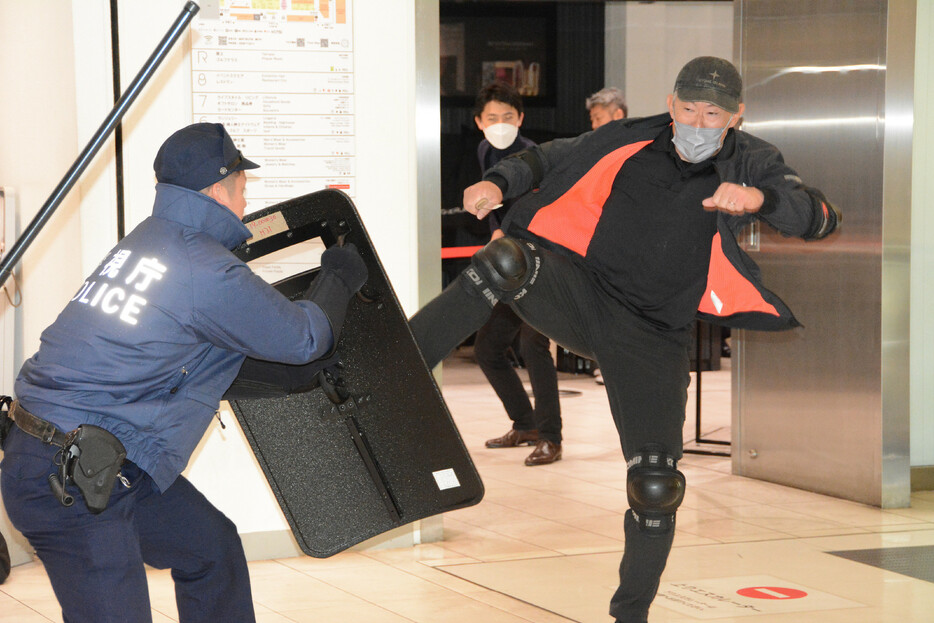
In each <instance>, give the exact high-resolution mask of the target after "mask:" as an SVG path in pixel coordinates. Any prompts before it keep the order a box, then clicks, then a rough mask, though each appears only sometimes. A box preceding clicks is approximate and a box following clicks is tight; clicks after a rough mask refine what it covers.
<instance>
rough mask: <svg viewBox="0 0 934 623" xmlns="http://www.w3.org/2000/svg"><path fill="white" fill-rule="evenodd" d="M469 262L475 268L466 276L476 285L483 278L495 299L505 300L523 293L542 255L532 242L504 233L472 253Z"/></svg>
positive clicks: (532, 277)
mask: <svg viewBox="0 0 934 623" xmlns="http://www.w3.org/2000/svg"><path fill="white" fill-rule="evenodd" d="M470 264H471V268H472V269H474V271H475V272H474V275H471V274H468V275H467V276H468V277H469V278H471V279H472V280H473V281H474V282H475V284H476V285H477V286H479V285H480V283H479V281H482V282H484V284H483V285H485V286H486V287H488V288H489V290H490V291H491V292H492V294H493V295H494V296H495V297H496V298H497V299H498V300H500V301H504V302H507V303H508V302H509V301H514V300H518V299H520V298H522V297H523V296H525V294H526V292H528V287H529V286H531V285H532V284H533V283H535V280H536V279H537V278H538V271H539V269H540V268H541V265H542V258H541V256H540V255H539V253H538V248H537V247H536V246H535V245H534V244H533V243H531V242H529V241H527V240H515V239H513V238H505V237H504V238H497V239H496V240H493V241H492V242H489V243H487V245H486V246H485V247H483V248H482V249H480V250H479V251H477V252H476V253H474V255H473V258H471V260H470ZM469 271H470V269H468V273H469ZM475 277H479V281H478V279H476V278H475Z"/></svg>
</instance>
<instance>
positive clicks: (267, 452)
mask: <svg viewBox="0 0 934 623" xmlns="http://www.w3.org/2000/svg"><path fill="white" fill-rule="evenodd" d="M244 223H246V224H247V226H248V227H249V228H250V229H251V230H252V231H253V232H254V236H253V238H251V239H250V240H249V241H248V243H246V244H244V245H243V246H241V247H240V248H238V249H237V250H236V251H235V253H236V254H237V255H238V257H240V258H241V259H242V260H244V261H247V262H249V261H251V260H254V259H257V258H260V257H262V256H265V255H268V254H270V253H272V252H274V251H278V250H280V249H284V248H286V247H290V246H291V245H295V244H297V243H299V242H303V241H306V240H311V239H314V238H319V239H320V240H321V241H322V242H323V243H324V245H325V246H331V245H334V244H343V243H344V242H352V243H353V244H354V245H356V247H357V249H359V250H360V254H361V256H362V257H363V260H364V262H366V266H367V269H368V271H369V278H368V280H367V282H366V284H365V285H364V287H363V289H362V290H361V291H360V293H359V294H358V295H357V297H356V298H355V299H354V300H352V301H351V303H350V306H349V309H348V312H347V319H346V321H345V323H344V327H343V331H342V333H341V337H340V342H339V343H338V349H337V355H338V358H339V364H337V365H335V366H332V367H329V368H327V369H326V370H325V371H324V372H322V373H321V374H319V375H318V377H317V378H318V380H319V382H318V383H315V385H317V387H316V388H315V389H313V390H311V391H308V392H304V393H297V394H293V395H290V396H286V397H282V398H263V399H249V400H235V401H231V407H232V408H233V411H234V413H235V414H236V416H237V419H238V420H239V421H240V425H241V427H242V428H243V432H244V433H245V435H246V437H247V439H248V440H249V443H250V445H251V446H252V449H253V452H254V453H255V455H256V458H257V459H258V460H259V463H260V465H261V466H262V468H263V472H264V473H265V475H266V479H267V480H268V481H269V485H270V486H271V487H272V491H273V493H274V494H275V496H276V498H277V499H278V501H279V505H280V506H281V508H282V511H283V513H284V514H285V517H286V519H287V520H288V522H289V525H290V526H291V528H292V533H293V534H294V535H295V538H296V540H297V541H298V544H299V546H300V547H301V548H302V550H303V551H304V552H305V553H307V554H309V555H311V556H317V557H325V556H330V555H332V554H335V553H337V552H340V551H342V550H344V549H346V548H348V547H350V546H352V545H354V544H356V543H359V542H360V541H363V540H365V539H367V538H369V537H372V536H375V535H377V534H381V533H383V532H386V531H388V530H390V529H392V528H395V527H397V526H400V525H403V524H406V523H409V522H411V521H415V520H417V519H421V518H424V517H428V516H430V515H435V514H438V513H441V512H443V511H447V510H452V509H455V508H460V507H463V506H469V505H471V504H476V503H477V502H479V501H480V499H481V497H482V496H483V484H482V482H481V481H480V476H479V475H478V474H477V471H476V468H475V467H474V465H473V462H472V461H471V459H470V455H469V454H468V453H467V449H466V448H465V446H464V443H463V441H462V440H461V438H460V435H459V433H458V431H457V429H456V427H455V426H454V422H453V420H452V419H451V415H450V413H449V412H448V409H447V406H446V405H445V403H444V400H443V399H442V397H441V393H440V391H439V390H438V386H437V385H436V384H435V381H434V377H433V376H432V375H431V373H430V371H429V370H428V368H427V366H426V364H425V362H424V359H423V358H422V356H421V353H420V352H419V350H418V347H417V346H416V344H415V340H414V338H413V337H412V332H411V330H410V329H409V325H408V322H407V320H406V318H405V315H404V314H403V312H402V308H401V307H400V306H399V301H398V300H397V299H396V296H395V293H394V292H393V290H392V286H391V285H390V284H389V280H388V279H387V277H386V273H385V272H384V271H383V267H382V265H381V264H380V261H379V258H378V257H377V255H376V252H375V251H374V250H373V245H372V243H371V242H370V239H369V237H368V236H367V233H366V230H365V229H364V227H363V224H362V223H361V221H360V217H359V215H358V214H357V211H356V209H355V208H354V205H353V203H352V202H351V200H350V198H349V197H348V196H347V195H345V194H344V193H342V192H340V191H337V190H323V191H320V192H315V193H312V194H309V195H305V196H304V197H298V198H296V199H291V200H289V201H286V202H283V203H280V204H277V205H274V206H270V207H269V208H266V209H264V210H261V211H259V212H255V213H253V214H250V215H248V216H247V217H246V218H245V219H244ZM316 274H317V269H313V270H311V271H307V272H304V273H300V274H297V275H294V276H292V277H288V278H285V279H283V280H281V281H279V282H278V283H276V284H275V285H276V288H277V289H279V291H280V292H282V293H283V294H285V295H286V296H288V297H289V298H296V297H298V296H300V295H301V294H302V293H303V292H304V291H305V289H306V288H307V287H308V285H310V284H311V282H312V281H313V279H314V278H315V276H316Z"/></svg>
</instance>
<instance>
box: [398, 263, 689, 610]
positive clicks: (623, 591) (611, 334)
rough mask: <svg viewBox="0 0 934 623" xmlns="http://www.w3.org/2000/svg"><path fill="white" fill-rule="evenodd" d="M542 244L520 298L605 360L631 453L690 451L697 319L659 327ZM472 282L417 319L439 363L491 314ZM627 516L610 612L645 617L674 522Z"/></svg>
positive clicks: (526, 308)
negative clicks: (688, 417)
mask: <svg viewBox="0 0 934 623" xmlns="http://www.w3.org/2000/svg"><path fill="white" fill-rule="evenodd" d="M539 252H540V253H541V256H542V264H541V267H540V269H539V274H538V277H537V279H536V281H535V283H534V284H533V285H530V286H529V287H528V288H527V293H526V294H525V295H524V296H523V297H522V298H520V299H518V300H516V301H511V302H510V303H509V304H510V307H512V309H513V310H514V311H515V312H516V314H517V315H518V316H519V317H520V318H522V319H523V320H524V321H525V322H527V323H528V324H530V325H531V326H532V327H534V328H535V329H537V330H539V331H541V332H542V333H543V334H545V335H546V336H548V337H550V338H551V339H553V340H555V341H556V342H557V343H558V344H560V345H562V346H564V347H565V348H568V349H569V350H572V351H574V352H575V353H578V354H579V355H581V356H584V357H588V358H590V359H594V360H595V361H596V362H597V364H598V365H599V366H600V370H601V371H602V373H603V380H604V383H605V385H606V390H607V395H608V398H609V403H610V411H611V412H612V415H613V420H614V422H615V424H616V430H617V432H618V433H619V442H620V447H621V449H622V451H623V456H624V457H625V458H626V459H627V460H628V459H629V458H631V457H632V456H633V455H634V454H635V453H636V452H638V451H639V449H641V448H642V447H644V446H646V445H648V444H650V443H657V444H661V445H663V446H664V447H665V448H667V450H668V452H669V453H670V454H671V455H672V456H673V457H675V458H676V459H680V458H681V453H682V437H681V434H682V433H681V431H682V428H683V426H684V410H685V405H686V403H687V388H688V384H689V383H690V374H689V371H690V361H689V346H690V343H691V329H690V326H688V327H684V328H683V329H677V330H666V329H662V328H659V327H656V326H654V325H652V324H651V323H649V322H648V321H646V320H645V319H644V318H642V317H641V316H639V315H638V314H636V313H634V312H632V311H630V310H629V309H628V308H627V307H625V306H624V305H623V304H622V303H620V302H619V301H618V300H617V299H615V298H614V297H613V296H612V295H611V294H610V293H609V292H608V291H607V290H606V289H605V288H604V287H603V285H602V284H601V283H600V281H599V280H598V279H597V278H596V276H594V275H593V274H592V273H591V272H590V271H589V270H587V269H586V268H585V267H584V266H583V265H582V263H581V262H580V261H578V260H574V259H571V258H568V257H565V256H563V255H558V254H556V253H552V252H549V251H547V250H544V249H539ZM469 283H470V281H469V280H468V279H466V278H461V279H458V280H456V281H455V282H453V283H452V284H451V285H449V286H448V287H447V288H446V289H445V290H444V292H442V293H441V294H440V295H438V297H437V298H435V299H434V300H433V301H431V302H429V303H428V304H427V305H426V306H425V307H424V308H422V310H421V311H419V312H418V313H417V314H416V315H415V316H413V318H412V319H411V321H410V324H411V326H412V329H413V332H414V333H415V338H416V341H417V342H418V343H419V345H420V346H422V350H423V353H424V354H425V358H426V360H427V361H428V362H429V365H430V366H434V365H435V364H436V363H437V362H438V361H440V360H441V359H443V357H444V356H445V355H446V354H447V353H449V352H450V351H451V350H453V349H454V348H455V347H456V346H457V345H458V344H459V343H460V342H461V341H462V340H463V339H464V338H465V337H466V336H467V335H470V333H472V332H473V331H475V330H476V329H477V328H479V326H480V325H481V324H483V323H484V322H485V321H486V319H487V317H488V316H489V314H490V307H489V305H488V304H487V303H486V301H485V300H484V299H483V298H482V296H481V295H479V294H478V293H476V292H473V291H472V290H471V288H470V286H469ZM620 469H621V470H625V469H626V466H625V465H623V464H621V465H620ZM624 523H625V526H624V533H625V538H626V548H625V552H624V553H623V559H622V562H621V563H620V569H619V576H620V584H619V588H618V589H617V591H616V593H615V594H614V595H613V598H612V600H611V602H610V614H611V615H612V616H614V617H616V619H617V620H618V621H621V622H626V623H629V622H638V623H642V622H644V621H645V620H646V618H647V616H648V608H649V605H650V604H651V602H652V600H653V599H654V597H655V593H656V592H657V590H658V584H659V578H660V577H661V574H662V571H663V570H664V568H665V563H666V562H667V559H668V554H669V552H670V550H671V543H672V540H673V538H674V531H673V530H672V531H670V532H669V533H667V534H662V535H649V534H648V533H646V532H644V531H642V530H640V529H639V527H638V525H637V524H636V522H635V521H634V520H633V518H632V514H631V513H627V514H626V519H625V522H624Z"/></svg>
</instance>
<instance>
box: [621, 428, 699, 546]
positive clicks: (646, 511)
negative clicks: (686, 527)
mask: <svg viewBox="0 0 934 623" xmlns="http://www.w3.org/2000/svg"><path fill="white" fill-rule="evenodd" d="M628 465H629V473H628V475H627V479H626V493H627V495H628V497H629V507H630V509H631V512H632V515H633V518H634V519H635V520H636V521H637V522H638V523H639V528H640V529H641V530H643V531H644V532H647V533H649V534H658V535H661V534H667V533H668V532H669V531H671V530H672V529H673V528H674V525H675V511H676V510H677V509H678V507H679V506H680V505H681V502H682V501H683V500H684V486H685V480H684V474H682V473H681V472H680V471H678V470H677V469H676V465H677V463H676V462H675V460H674V458H673V457H672V456H671V455H670V454H668V451H667V450H666V449H665V448H664V447H662V446H660V445H658V444H649V445H647V446H645V447H643V448H642V449H641V450H640V451H639V453H638V454H636V456H634V457H633V458H632V459H631V460H630V461H629V463H628Z"/></svg>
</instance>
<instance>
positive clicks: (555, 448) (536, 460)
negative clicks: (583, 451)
mask: <svg viewBox="0 0 934 623" xmlns="http://www.w3.org/2000/svg"><path fill="white" fill-rule="evenodd" d="M560 460H561V444H558V443H554V442H551V441H548V440H547V439H539V440H538V443H537V444H535V449H534V450H532V454H530V455H529V456H527V457H526V458H525V464H526V465H529V466H532V465H548V464H550V463H554V462H555V461H560Z"/></svg>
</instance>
